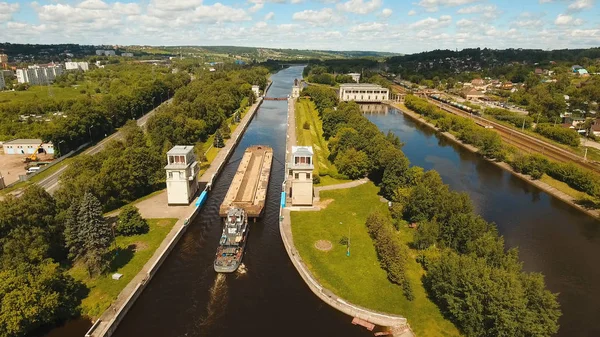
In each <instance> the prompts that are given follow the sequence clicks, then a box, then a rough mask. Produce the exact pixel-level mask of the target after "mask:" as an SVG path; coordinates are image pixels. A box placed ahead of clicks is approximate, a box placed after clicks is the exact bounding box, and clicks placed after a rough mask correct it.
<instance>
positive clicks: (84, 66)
mask: <svg viewBox="0 0 600 337" xmlns="http://www.w3.org/2000/svg"><path fill="white" fill-rule="evenodd" d="M65 69H66V70H81V71H88V70H90V64H89V63H87V62H65Z"/></svg>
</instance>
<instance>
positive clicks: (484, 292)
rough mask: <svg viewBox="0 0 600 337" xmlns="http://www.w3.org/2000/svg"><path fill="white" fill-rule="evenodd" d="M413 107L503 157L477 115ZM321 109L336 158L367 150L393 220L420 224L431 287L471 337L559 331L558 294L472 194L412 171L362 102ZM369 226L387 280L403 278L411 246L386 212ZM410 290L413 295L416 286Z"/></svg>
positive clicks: (418, 242) (419, 241)
mask: <svg viewBox="0 0 600 337" xmlns="http://www.w3.org/2000/svg"><path fill="white" fill-rule="evenodd" d="M312 97H313V99H315V101H316V97H326V96H325V95H314V96H312ZM316 103H317V105H318V103H319V102H318V101H316ZM406 104H407V106H409V107H411V108H413V109H415V110H417V111H419V112H420V113H421V114H423V115H425V116H426V117H428V118H431V119H433V120H435V121H436V122H437V121H443V124H444V125H445V127H447V128H449V130H450V131H453V132H456V133H457V134H458V135H459V138H461V139H463V141H467V142H471V143H472V144H474V145H475V146H478V147H480V149H481V151H482V153H483V154H484V155H486V156H488V157H491V158H498V157H499V156H500V155H501V153H502V143H501V141H500V139H499V136H498V135H497V134H495V133H494V134H491V133H488V131H489V130H486V129H483V128H480V127H478V126H476V125H475V124H474V123H473V122H472V121H470V120H465V119H462V120H461V119H457V118H456V117H454V116H450V115H447V114H446V113H445V112H443V111H441V110H439V109H437V108H436V107H434V106H432V105H430V104H428V103H426V102H424V101H423V100H421V99H418V98H416V97H412V96H407V97H406ZM320 114H321V118H322V119H323V130H324V132H325V133H326V134H328V135H329V136H330V137H331V138H330V142H329V145H330V148H331V155H332V157H334V158H335V157H337V156H339V155H340V154H342V153H344V152H345V151H348V150H349V149H354V150H356V151H363V152H364V153H365V154H367V156H368V158H369V160H370V161H371V163H372V164H373V165H372V167H371V171H370V176H371V177H372V178H373V180H374V181H375V182H376V183H378V184H380V186H381V193H382V194H383V195H384V196H385V197H386V198H388V199H389V200H392V201H393V202H394V206H393V207H392V216H393V218H395V219H396V220H397V221H398V222H401V221H402V219H404V220H405V221H409V222H416V223H417V224H418V230H417V233H416V235H415V238H414V244H415V246H416V247H418V248H419V249H425V250H424V251H423V256H422V257H421V258H420V261H421V262H422V264H423V266H424V268H426V270H427V273H426V274H425V277H424V285H425V286H426V289H427V290H428V292H429V295H430V296H431V298H432V299H433V300H434V302H436V303H437V304H438V306H439V308H440V309H441V310H442V311H443V312H444V313H445V314H446V315H447V317H448V318H450V319H451V320H452V321H453V322H454V323H455V324H456V325H457V327H458V328H459V329H460V330H461V331H462V332H463V333H464V334H466V335H467V336H530V335H537V336H551V335H552V334H554V333H555V332H556V331H557V330H558V323H557V321H558V318H559V316H560V310H559V308H558V302H557V300H556V295H555V294H552V293H551V292H549V291H548V290H546V289H545V284H544V281H543V278H542V277H541V276H540V275H537V274H529V273H525V272H523V271H522V267H521V264H520V263H519V261H518V254H517V250H516V249H510V250H508V251H505V250H504V241H503V239H502V238H501V237H499V236H498V234H497V231H496V227H495V226H494V225H493V224H490V223H487V222H486V221H485V220H484V219H482V218H481V217H479V216H477V215H475V213H474V211H473V205H472V203H471V200H470V199H469V197H468V196H467V195H466V194H464V193H457V192H453V191H450V190H449V187H448V186H447V185H445V184H443V182H442V180H441V178H440V176H439V174H437V172H435V171H429V172H426V173H423V172H422V170H421V169H419V168H415V167H413V168H409V164H410V163H409V161H408V159H407V158H406V157H405V156H404V154H403V153H402V151H401V143H400V141H399V140H398V139H397V138H396V137H393V135H389V134H388V136H384V134H383V133H381V132H380V131H379V130H378V129H377V127H375V126H374V125H373V124H372V123H371V122H369V121H368V119H366V118H365V117H364V116H363V115H362V114H361V113H360V109H359V108H358V106H357V105H356V104H355V103H340V104H339V105H338V106H337V108H336V109H332V108H329V107H326V108H324V109H323V110H320ZM383 224H386V225H385V226H384V225H383ZM367 226H368V227H369V230H370V233H371V235H372V236H373V238H374V239H375V241H376V248H377V250H378V255H379V258H380V262H381V264H382V267H383V268H384V269H386V271H387V272H388V277H389V278H390V280H392V281H394V282H398V281H399V282H402V279H403V274H402V271H403V270H404V268H403V266H404V263H403V261H405V257H404V256H405V255H404V254H403V250H404V249H406V247H404V248H399V247H397V246H396V245H394V244H393V243H394V242H397V241H396V240H395V236H394V235H395V232H394V229H393V227H392V226H391V223H390V222H389V221H387V220H385V219H382V218H381V217H380V216H377V215H372V216H371V217H370V218H369V221H367ZM383 228H385V229H383ZM392 247H396V248H392ZM442 256H443V257H442ZM513 287H514V293H511V289H513ZM404 290H405V294H407V296H410V290H408V291H407V290H406V288H405V289H404Z"/></svg>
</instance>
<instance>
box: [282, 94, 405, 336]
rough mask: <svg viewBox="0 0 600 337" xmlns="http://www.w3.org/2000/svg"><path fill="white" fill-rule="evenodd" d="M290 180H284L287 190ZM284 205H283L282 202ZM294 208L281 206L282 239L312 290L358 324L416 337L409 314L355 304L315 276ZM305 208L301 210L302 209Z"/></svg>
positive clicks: (290, 134)
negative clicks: (301, 246)
mask: <svg viewBox="0 0 600 337" xmlns="http://www.w3.org/2000/svg"><path fill="white" fill-rule="evenodd" d="M295 102H296V100H295V99H289V100H288V120H287V138H286V161H288V160H289V158H288V156H289V155H290V154H291V152H292V146H294V145H296V116H295ZM285 175H286V177H285V178H286V180H287V179H288V172H287V168H286V172H285ZM366 182H367V180H358V181H352V182H349V183H344V184H338V185H331V186H324V187H317V188H315V196H316V197H318V196H319V192H320V191H324V190H334V189H341V188H351V187H355V186H358V185H361V184H364V183H366ZM285 184H286V182H285V181H284V187H283V188H284V191H285V190H286V189H285ZM281 206H283V205H281ZM292 210H296V208H293V207H287V206H286V207H281V208H280V216H279V219H280V221H279V231H280V233H281V238H282V240H283V244H284V246H285V250H286V251H287V253H288V256H289V257H290V260H291V261H292V264H293V265H294V267H295V268H296V270H298V273H299V274H300V276H301V277H302V279H303V280H304V282H305V283H306V285H308V287H309V288H310V290H311V291H312V292H313V293H314V294H315V295H317V297H319V298H320V299H321V300H322V301H323V302H325V303H327V304H328V305H330V306H332V307H333V308H335V309H337V310H339V311H341V312H343V313H345V314H347V315H349V316H351V317H353V318H354V320H353V321H352V322H353V323H355V320H357V321H356V323H357V324H360V322H365V321H366V322H370V323H372V324H376V325H379V326H382V327H388V328H390V332H391V334H392V335H393V336H395V337H413V336H414V334H413V332H412V330H410V327H409V326H408V323H407V320H406V318H405V317H402V316H398V315H392V314H387V313H382V312H377V311H374V310H371V309H368V308H364V307H361V306H358V305H355V304H352V303H350V302H348V301H346V300H344V299H343V298H340V297H338V296H336V295H335V294H334V293H333V292H331V290H329V289H327V288H324V287H323V286H322V285H321V284H320V283H319V281H318V280H317V279H316V278H315V277H314V276H313V275H312V273H311V272H310V271H309V270H308V268H307V267H306V264H305V263H304V261H302V257H300V253H299V252H298V251H297V250H296V247H295V246H294V238H293V235H292V223H291V219H290V213H291V211H292ZM298 210H301V209H298ZM302 210H307V211H308V210H314V208H313V207H307V208H305V209H302Z"/></svg>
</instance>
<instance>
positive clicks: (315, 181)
mask: <svg viewBox="0 0 600 337" xmlns="http://www.w3.org/2000/svg"><path fill="white" fill-rule="evenodd" d="M320 183H321V177H320V176H319V175H318V174H315V175H313V184H315V185H317V184H320Z"/></svg>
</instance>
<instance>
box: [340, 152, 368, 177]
mask: <svg viewBox="0 0 600 337" xmlns="http://www.w3.org/2000/svg"><path fill="white" fill-rule="evenodd" d="M335 166H336V167H337V168H338V170H339V171H340V173H342V174H344V175H347V176H348V177H349V178H350V179H359V178H363V177H364V176H366V175H367V173H368V172H369V167H370V166H371V165H370V163H369V157H368V156H367V154H366V153H364V152H363V151H356V150H355V149H354V148H350V149H348V150H344V151H342V152H341V153H340V154H339V155H338V156H337V158H336V159H335Z"/></svg>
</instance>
